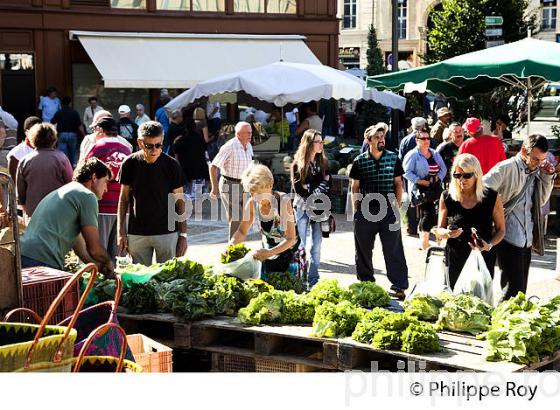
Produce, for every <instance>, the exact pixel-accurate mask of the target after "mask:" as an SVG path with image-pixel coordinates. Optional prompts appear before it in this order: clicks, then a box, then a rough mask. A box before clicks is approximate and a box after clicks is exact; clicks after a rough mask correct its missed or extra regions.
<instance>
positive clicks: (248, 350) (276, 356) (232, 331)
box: [191, 317, 338, 369]
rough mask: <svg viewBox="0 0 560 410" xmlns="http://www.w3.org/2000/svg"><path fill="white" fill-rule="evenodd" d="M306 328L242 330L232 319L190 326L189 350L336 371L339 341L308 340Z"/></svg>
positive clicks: (219, 319)
mask: <svg viewBox="0 0 560 410" xmlns="http://www.w3.org/2000/svg"><path fill="white" fill-rule="evenodd" d="M310 333H311V327H309V326H243V325H242V324H241V323H239V321H238V320H237V319H235V318H229V317H220V318H216V319H210V320H202V321H199V322H193V323H192V325H191V347H192V348H193V349H200V350H206V351H211V352H216V353H222V354H236V355H243V356H251V357H255V358H256V359H270V360H277V361H281V362H286V363H294V364H300V365H305V366H309V367H312V368H318V369H337V366H338V341H337V340H336V339H325V338H311V337H309V334H310Z"/></svg>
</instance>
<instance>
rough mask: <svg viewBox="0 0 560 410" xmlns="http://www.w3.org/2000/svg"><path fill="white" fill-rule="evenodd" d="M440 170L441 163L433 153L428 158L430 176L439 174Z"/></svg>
mask: <svg viewBox="0 0 560 410" xmlns="http://www.w3.org/2000/svg"><path fill="white" fill-rule="evenodd" d="M439 170H440V168H439V165H438V163H437V162H436V159H435V158H434V156H433V155H432V156H431V157H430V158H428V173H429V174H430V176H435V175H437V174H439Z"/></svg>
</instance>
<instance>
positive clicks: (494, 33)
mask: <svg viewBox="0 0 560 410" xmlns="http://www.w3.org/2000/svg"><path fill="white" fill-rule="evenodd" d="M484 34H485V35H486V37H499V36H501V35H502V34H503V32H502V29H501V28H487V29H486V31H485V32H484Z"/></svg>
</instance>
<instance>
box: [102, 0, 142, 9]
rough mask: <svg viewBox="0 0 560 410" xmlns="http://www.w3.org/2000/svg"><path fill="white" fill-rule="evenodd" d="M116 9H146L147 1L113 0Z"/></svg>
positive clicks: (112, 3)
mask: <svg viewBox="0 0 560 410" xmlns="http://www.w3.org/2000/svg"><path fill="white" fill-rule="evenodd" d="M111 7H113V8H115V9H146V0H111Z"/></svg>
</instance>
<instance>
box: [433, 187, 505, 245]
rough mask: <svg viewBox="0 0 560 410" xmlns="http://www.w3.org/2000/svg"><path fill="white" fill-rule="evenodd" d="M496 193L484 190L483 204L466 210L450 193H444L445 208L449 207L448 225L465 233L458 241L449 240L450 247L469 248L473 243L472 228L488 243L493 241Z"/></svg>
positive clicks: (480, 203)
mask: <svg viewBox="0 0 560 410" xmlns="http://www.w3.org/2000/svg"><path fill="white" fill-rule="evenodd" d="M497 195H498V194H497V193H496V191H493V190H491V189H488V188H486V189H484V197H483V198H482V202H479V203H477V204H476V205H475V206H474V208H472V209H465V208H463V207H462V206H461V203H460V202H459V201H454V200H453V199H452V198H451V195H450V194H449V191H447V190H445V191H443V198H444V200H445V206H446V207H447V225H457V226H458V227H459V228H462V229H463V233H462V235H461V236H460V237H458V238H456V239H449V240H448V243H449V245H451V246H453V245H460V246H468V242H470V241H471V228H473V227H474V228H476V230H477V231H478V235H479V236H480V237H481V238H482V239H484V240H485V241H486V242H488V241H489V240H490V239H492V231H493V224H494V219H493V218H492V213H493V212H494V205H495V204H496V197H497Z"/></svg>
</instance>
